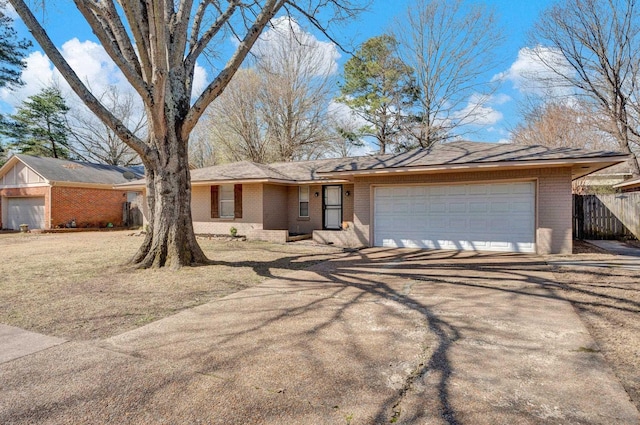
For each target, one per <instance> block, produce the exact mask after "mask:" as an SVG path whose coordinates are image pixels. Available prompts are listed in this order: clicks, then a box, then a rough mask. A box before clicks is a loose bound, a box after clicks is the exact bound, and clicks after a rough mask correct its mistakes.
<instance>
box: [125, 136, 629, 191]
mask: <svg viewBox="0 0 640 425" xmlns="http://www.w3.org/2000/svg"><path fill="white" fill-rule="evenodd" d="M624 156H625V155H624V154H622V153H620V152H593V151H586V150H583V149H574V148H547V147H544V146H520V145H513V144H497V143H479V142H452V143H446V144H439V145H435V146H433V147H431V148H428V149H414V150H412V151H409V152H406V153H401V154H388V155H369V156H360V157H352V158H331V159H320V160H315V161H295V162H276V163H272V164H268V165H266V164H257V163H254V162H250V161H240V162H234V163H231V164H222V165H214V166H211V167H207V168H199V169H195V170H191V181H192V182H218V181H239V180H279V181H282V182H291V183H294V184H295V183H296V182H308V181H314V180H320V179H325V180H326V179H327V178H328V177H330V176H331V173H347V174H348V173H349V172H352V171H366V170H372V171H374V170H378V169H385V168H406V167H429V166H442V165H448V164H452V165H454V164H486V163H496V162H497V163H502V162H505V163H506V162H510V163H513V162H521V163H523V164H526V163H527V162H530V161H541V160H556V161H563V160H573V159H578V160H579V159H596V160H597V159H599V158H600V159H605V160H606V159H607V158H610V159H609V162H614V163H615V162H620V158H621V157H624ZM588 172H592V171H588ZM323 173H324V174H323ZM133 183H138V184H140V185H142V184H144V182H143V181H141V182H133Z"/></svg>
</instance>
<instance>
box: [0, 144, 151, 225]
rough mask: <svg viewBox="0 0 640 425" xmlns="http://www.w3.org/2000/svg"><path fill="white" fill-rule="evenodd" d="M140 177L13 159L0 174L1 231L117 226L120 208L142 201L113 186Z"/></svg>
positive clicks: (132, 172) (97, 167)
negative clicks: (26, 226)
mask: <svg viewBox="0 0 640 425" xmlns="http://www.w3.org/2000/svg"><path fill="white" fill-rule="evenodd" d="M143 176H144V172H143V170H142V169H140V168H137V167H135V168H126V167H118V166H113V165H103V164H91V163H86V162H78V161H68V160H63V159H56V158H42V157H37V156H29V155H21V154H16V155H13V156H12V157H11V158H9V160H8V161H7V162H6V163H5V164H4V165H3V166H2V168H0V228H2V229H14V230H17V229H18V228H19V226H20V225H21V224H27V225H29V229H52V228H56V227H66V226H70V225H73V226H75V227H104V226H105V225H107V224H108V223H112V224H113V225H114V226H120V225H122V224H123V204H124V203H125V202H127V201H129V202H131V201H132V200H133V198H136V197H137V196H139V198H140V201H141V200H142V196H141V193H140V192H131V193H129V192H128V191H127V190H126V189H118V188H114V185H117V184H121V183H125V182H128V181H131V180H133V179H135V180H138V179H140V178H142V177H143ZM72 222H73V224H72Z"/></svg>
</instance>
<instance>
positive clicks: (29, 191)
mask: <svg viewBox="0 0 640 425" xmlns="http://www.w3.org/2000/svg"><path fill="white" fill-rule="evenodd" d="M37 196H44V198H45V199H44V217H45V223H44V225H45V227H46V228H48V226H47V225H48V223H47V222H46V221H47V217H49V187H48V186H40V187H17V188H11V189H0V229H3V228H4V223H3V222H2V204H3V203H4V199H3V198H5V197H37Z"/></svg>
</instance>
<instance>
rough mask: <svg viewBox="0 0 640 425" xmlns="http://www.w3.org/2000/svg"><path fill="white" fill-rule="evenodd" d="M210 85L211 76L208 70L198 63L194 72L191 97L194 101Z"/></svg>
mask: <svg viewBox="0 0 640 425" xmlns="http://www.w3.org/2000/svg"><path fill="white" fill-rule="evenodd" d="M208 83H209V75H208V74H207V70H206V69H204V68H203V67H202V66H200V65H199V64H197V63H196V67H195V69H194V71H193V84H192V87H191V96H192V100H195V98H197V97H198V96H200V93H202V91H203V90H204V89H205V88H206V87H207V84H208Z"/></svg>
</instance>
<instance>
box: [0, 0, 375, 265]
mask: <svg viewBox="0 0 640 425" xmlns="http://www.w3.org/2000/svg"><path fill="white" fill-rule="evenodd" d="M74 3H75V5H76V7H77V8H78V10H79V11H80V12H81V13H82V15H83V16H84V18H85V20H86V21H87V23H88V24H89V26H90V27H91V29H92V31H93V33H94V34H95V35H96V37H97V38H98V39H99V41H100V43H102V45H103V47H104V49H105V50H106V52H107V53H108V54H109V56H110V57H111V59H113V61H114V62H115V64H116V65H117V66H118V67H119V68H120V70H121V71H122V73H123V74H124V76H125V77H126V79H127V80H128V82H129V83H130V84H131V86H132V87H133V89H134V90H135V91H136V92H137V93H138V95H139V96H140V98H141V99H142V103H143V104H144V107H145V111H146V114H147V117H148V119H149V127H148V137H146V138H145V139H141V138H140V137H138V136H136V135H135V134H134V133H133V132H132V131H131V129H129V128H127V127H126V126H125V125H124V124H123V123H122V121H121V120H119V119H118V118H117V117H116V116H115V115H114V114H113V113H112V112H111V111H109V109H108V108H106V107H105V106H104V105H103V104H102V103H101V102H100V101H99V100H98V99H97V98H96V96H94V95H93V94H92V93H91V92H90V91H89V89H88V88H87V87H86V85H85V84H84V83H83V82H82V81H81V80H80V79H79V78H78V76H77V74H76V73H75V72H74V70H73V69H72V68H71V66H70V65H69V63H67V61H66V60H65V59H64V58H63V56H62V54H61V53H60V51H58V49H57V48H56V46H55V45H54V44H53V42H52V41H51V39H50V38H49V36H48V34H47V33H46V31H45V29H44V28H43V26H42V25H41V24H40V23H39V22H38V20H37V19H36V18H35V16H34V14H33V12H32V11H31V9H30V8H29V7H28V6H27V4H26V3H25V1H24V0H11V4H12V5H13V7H14V8H15V9H16V11H17V12H18V14H19V15H20V17H21V18H22V20H23V21H24V23H25V24H26V26H27V27H28V28H29V30H30V32H31V33H32V34H33V36H34V37H35V39H36V40H37V42H38V43H39V44H40V46H41V47H42V49H43V50H44V51H45V53H46V54H47V56H48V57H49V58H50V59H51V61H52V62H53V63H54V65H55V66H56V68H57V69H58V70H59V71H60V73H61V74H62V76H63V77H64V78H65V80H67V82H68V83H69V85H70V86H71V88H72V89H73V91H74V92H75V93H76V94H77V95H78V96H79V97H80V99H81V100H82V101H83V102H84V103H85V104H86V105H87V106H88V107H89V109H91V111H92V112H93V113H95V114H96V115H97V116H98V117H99V118H100V119H101V120H102V121H103V122H104V123H105V124H107V125H108V126H109V128H110V129H111V130H113V131H114V132H115V133H116V134H117V135H118V136H119V137H120V138H121V139H122V140H123V141H124V142H125V143H127V145H129V146H130V147H131V148H132V149H133V150H134V151H135V152H136V153H137V154H138V155H140V159H141V160H142V163H143V164H144V166H145V168H146V191H147V202H148V207H149V212H150V217H149V232H148V234H147V236H146V237H145V240H144V242H143V244H142V246H141V247H140V249H139V251H138V252H137V254H136V255H135V257H134V258H133V260H132V262H133V263H134V264H136V265H137V266H139V267H162V266H171V267H174V268H177V267H180V266H183V265H191V264H198V263H206V262H207V261H208V260H207V258H206V256H205V255H204V253H203V251H202V249H201V248H200V246H199V245H198V243H197V241H196V238H195V234H194V230H193V223H192V217H191V182H190V173H189V157H188V141H189V135H190V133H191V131H192V130H193V128H194V127H195V125H196V123H197V122H198V120H199V119H200V117H201V116H202V114H203V113H204V111H205V109H206V108H207V106H208V105H209V104H210V103H211V102H212V101H213V100H214V99H215V98H217V97H218V96H219V95H220V94H221V93H222V92H223V90H224V89H225V87H226V86H227V84H228V83H229V81H231V79H232V77H233V75H234V74H235V72H236V71H237V70H238V68H239V67H240V65H241V64H242V62H243V61H244V59H245V58H246V56H247V54H248V53H249V51H250V50H251V48H252V47H253V45H254V44H255V42H256V40H257V39H258V37H259V36H260V34H261V33H262V31H263V29H264V28H265V26H267V25H268V23H269V22H270V20H271V19H273V18H274V17H275V16H276V15H277V14H278V13H288V14H292V15H297V16H302V17H305V18H307V19H309V20H310V21H311V22H312V23H313V24H314V25H316V26H317V27H319V28H320V29H321V30H322V31H326V27H325V26H323V24H322V18H323V17H326V18H328V19H329V20H330V19H331V18H332V17H334V18H335V17H338V18H339V17H343V18H344V17H347V16H349V15H352V14H353V13H354V12H356V11H357V6H358V3H363V2H362V1H359V0H330V1H325V0H304V1H302V0H248V1H247V0H245V1H241V0H200V1H194V0H179V1H162V0H146V1H142V0H126V1H122V0H121V1H118V2H117V3H116V2H114V1H113V0H74ZM328 9H330V10H328ZM229 34H234V35H235V36H236V37H237V39H238V43H237V44H236V45H235V48H234V50H233V52H232V53H231V54H230V55H229V56H228V60H227V61H226V63H225V64H223V65H222V66H221V67H219V68H218V69H217V71H216V74H215V76H214V78H213V80H212V81H211V82H210V83H209V84H208V85H207V86H206V88H205V89H204V90H203V91H202V92H201V93H192V89H193V80H194V79H193V77H194V71H195V67H196V63H197V61H198V58H200V57H201V56H202V55H203V54H206V53H209V54H213V55H214V56H215V55H216V54H217V55H218V56H219V55H222V54H224V52H225V51H226V50H225V49H226V47H225V46H224V42H225V40H227V39H228V37H229ZM192 95H194V96H195V101H193V102H192V101H191V99H192Z"/></svg>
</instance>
